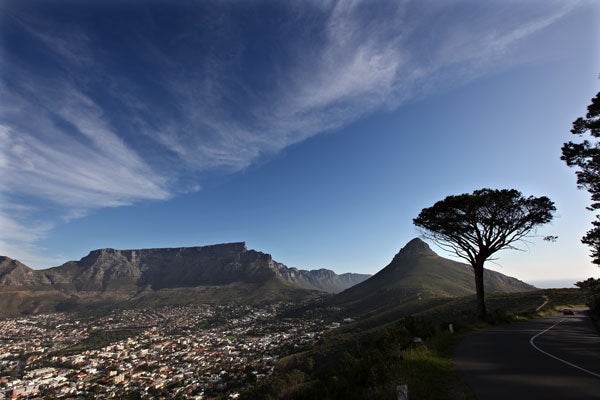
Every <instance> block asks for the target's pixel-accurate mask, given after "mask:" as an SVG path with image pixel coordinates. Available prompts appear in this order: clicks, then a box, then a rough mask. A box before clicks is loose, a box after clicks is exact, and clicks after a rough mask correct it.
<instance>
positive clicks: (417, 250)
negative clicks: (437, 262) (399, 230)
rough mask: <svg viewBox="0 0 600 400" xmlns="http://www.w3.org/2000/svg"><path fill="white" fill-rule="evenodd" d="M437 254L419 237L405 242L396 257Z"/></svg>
mask: <svg viewBox="0 0 600 400" xmlns="http://www.w3.org/2000/svg"><path fill="white" fill-rule="evenodd" d="M435 255H437V254H436V253H435V252H434V251H433V250H431V248H430V247H429V245H428V244H427V243H425V242H424V241H422V240H421V239H419V238H414V239H413V240H411V241H410V242H408V243H407V244H406V246H404V247H403V248H402V249H401V250H400V251H399V252H398V254H396V257H394V259H396V258H398V257H415V256H435Z"/></svg>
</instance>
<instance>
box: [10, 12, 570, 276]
mask: <svg viewBox="0 0 600 400" xmlns="http://www.w3.org/2000/svg"><path fill="white" fill-rule="evenodd" d="M265 5H269V4H268V3H256V4H253V5H245V6H243V7H242V6H239V8H241V11H240V9H238V8H235V7H234V6H233V5H231V4H225V3H222V4H217V5H212V6H210V5H206V4H203V5H199V4H197V5H178V4H174V5H170V6H169V12H168V13H167V14H166V16H165V15H163V13H162V10H161V11H160V12H159V10H155V9H153V6H152V5H138V6H136V5H135V3H127V2H126V3H124V4H123V5H121V6H120V5H119V3H115V4H114V5H112V6H111V7H115V8H118V11H119V13H118V14H119V18H111V17H110V13H109V14H106V16H105V17H102V16H97V17H94V18H90V15H91V14H90V13H89V12H86V6H85V5H77V6H73V7H71V8H70V11H69V12H70V14H69V16H70V17H69V18H70V19H69V22H70V23H69V24H64V23H62V22H64V21H63V19H64V13H63V11H64V9H63V8H61V7H60V6H56V5H55V7H54V8H52V9H49V8H47V9H43V10H42V9H37V8H36V7H35V6H31V5H25V6H22V5H20V4H19V3H10V2H8V3H6V4H5V5H4V6H3V7H2V8H0V12H2V21H3V22H4V23H3V24H2V26H3V27H2V32H3V34H2V35H3V37H4V39H3V42H2V49H1V50H2V53H3V57H2V61H0V71H1V72H2V73H1V78H2V79H0V82H1V85H0V95H1V96H2V102H1V104H0V174H1V176H2V181H1V182H0V189H1V196H2V197H1V199H2V204H0V218H1V222H2V228H3V229H2V234H1V235H0V254H1V253H6V254H13V255H14V254H16V252H15V249H17V248H19V246H21V247H20V248H22V249H27V251H25V255H24V256H22V258H23V259H24V261H27V260H28V259H31V260H33V259H34V257H33V255H34V254H35V253H36V251H35V250H36V249H35V246H36V243H37V242H38V241H39V239H40V238H42V237H43V236H44V235H45V234H46V233H48V232H49V231H50V230H51V229H52V227H53V226H55V225H56V224H57V223H60V222H61V221H64V220H68V219H69V218H73V217H75V216H85V215H86V214H87V213H88V212H90V211H92V210H95V209H99V208H103V207H115V206H122V205H130V204H135V203H136V202H140V201H144V200H165V199H168V198H171V197H172V196H176V195H177V194H178V193H181V192H186V191H189V190H198V188H199V185H200V183H201V182H199V180H201V176H202V173H204V172H206V171H214V170H222V171H223V172H225V173H231V172H235V171H239V170H241V169H243V168H245V167H247V166H249V165H251V164H252V163H254V162H256V161H258V160H260V159H261V158H263V157H265V156H268V155H272V154H275V153H277V152H278V151H280V150H282V149H283V148H285V147H287V146H289V145H291V144H294V143H298V142H301V141H303V140H305V139H307V138H309V137H311V136H314V135H316V134H319V133H321V132H326V131H330V130H333V129H337V128H339V127H342V126H344V125H346V124H349V123H350V122H352V121H355V120H356V119H358V118H360V117H361V116H364V115H367V114H369V113H372V112H374V111H376V110H379V109H393V108H396V107H398V106H400V105H402V104H404V103H405V102H407V101H412V100H414V99H415V98H419V97H422V96H425V95H428V94H430V93H432V92H435V91H436V90H439V89H440V88H443V87H448V86H453V85H457V84H461V83H464V82H467V81H469V80H471V79H473V78H475V77H477V76H480V75H482V74H485V73H487V72H488V71H490V70H494V69H498V68H503V67H507V66H509V65H511V64H517V63H519V62H522V61H523V60H521V59H515V58H510V57H506V54H507V53H509V52H510V51H511V49H513V48H514V47H515V46H517V45H519V44H521V43H523V42H525V41H526V40H527V39H528V38H529V37H531V36H532V35H534V34H536V33H537V32H540V31H541V30H543V29H545V28H546V27H548V26H549V25H551V24H552V23H554V22H555V21H558V20H560V19H561V18H562V17H563V16H564V15H566V14H567V13H568V12H569V11H570V9H571V8H573V7H575V6H576V3H565V2H541V1H540V2H527V3H524V4H522V3H521V2H486V3H485V4H480V3H475V2H470V1H469V2H437V1H434V2H422V1H414V2H413V1H402V2H391V1H389V2H388V1H377V2H375V3H374V2H361V1H340V2H306V3H294V4H291V5H287V4H285V3H280V4H278V5H277V6H276V7H273V5H272V4H271V6H270V7H263V6H265ZM22 7H25V8H22ZM248 7H251V8H253V11H255V12H253V13H249V12H246V11H248ZM42 8H43V7H42ZM274 8H275V9H276V10H275V11H274V10H273V9H274ZM266 9H268V10H269V12H270V13H274V15H263V14H262V11H263V10H266ZM92 14H93V13H92ZM99 15H104V14H99ZM16 205H18V206H19V207H17V206H16ZM34 227H35V228H34ZM27 254H30V257H27ZM38 261H39V259H38ZM38 265H39V264H38Z"/></svg>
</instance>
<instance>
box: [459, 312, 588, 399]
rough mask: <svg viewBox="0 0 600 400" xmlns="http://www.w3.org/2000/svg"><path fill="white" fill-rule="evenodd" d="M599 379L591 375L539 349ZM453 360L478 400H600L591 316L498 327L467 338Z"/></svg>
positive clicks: (577, 315)
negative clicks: (531, 341) (532, 341)
mask: <svg viewBox="0 0 600 400" xmlns="http://www.w3.org/2000/svg"><path fill="white" fill-rule="evenodd" d="M557 322H558V324H557V325H556V326H554V327H553V328H552V329H550V330H549V331H547V332H545V333H543V334H541V335H539V336H537V337H536V338H535V340H534V344H535V345H536V346H537V347H539V348H540V349H541V350H543V351H545V352H547V353H549V354H552V355H553V356H555V357H558V358H560V359H562V360H564V361H567V362H569V363H571V364H574V365H576V366H578V367H580V368H583V369H585V370H588V371H589V372H592V373H594V374H596V375H597V376H594V375H593V374H590V373H588V372H585V371H582V370H580V369H578V368H575V367H573V366H570V365H567V364H565V363H564V362H561V361H559V360H556V359H555V358H552V357H550V356H548V355H546V354H543V353H542V352H540V351H538V350H536V349H535V348H534V347H533V346H532V345H531V343H530V340H531V339H532V338H533V337H534V336H536V335H537V334H538V333H540V332H542V331H544V330H546V329H548V328H550V327H552V326H553V325H554V324H556V323H557ZM454 361H455V363H456V365H457V367H458V369H459V370H460V371H461V373H462V375H463V376H464V378H465V380H466V381H467V384H468V385H469V386H470V387H471V389H472V390H473V393H474V394H475V396H476V397H477V399H478V400H494V399H502V400H507V399H508V400H520V399H527V400H534V399H582V400H583V399H600V336H599V335H598V332H597V331H596V330H595V329H594V327H593V325H592V323H591V321H590V319H589V317H588V315H587V313H585V312H584V311H579V310H578V311H577V314H576V315H570V316H563V315H562V314H561V315H556V316H553V317H547V318H538V319H534V320H530V321H527V322H520V323H516V324H512V325H507V326H499V327H493V328H489V329H485V330H483V331H481V332H478V333H476V334H473V335H471V336H468V337H466V338H465V339H464V340H463V341H462V342H461V343H460V344H459V345H458V346H457V348H456V351H455V354H454Z"/></svg>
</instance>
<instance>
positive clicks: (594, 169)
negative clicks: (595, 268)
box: [560, 93, 600, 264]
mask: <svg viewBox="0 0 600 400" xmlns="http://www.w3.org/2000/svg"><path fill="white" fill-rule="evenodd" d="M571 133H572V134H574V135H577V136H579V137H583V136H584V135H585V134H586V133H589V136H590V137H591V138H593V139H597V138H598V137H600V93H598V94H596V97H594V98H593V99H592V104H590V105H589V106H588V112H587V114H586V117H585V118H582V117H579V118H577V119H576V120H575V121H574V122H573V129H571ZM560 159H561V160H563V161H565V162H566V163H567V165H568V166H569V167H577V168H578V170H577V171H576V172H575V174H576V175H577V185H578V186H579V188H580V189H586V190H587V191H588V192H589V193H590V194H591V197H592V204H591V206H590V207H589V209H590V210H597V209H600V142H599V141H598V140H589V139H584V140H583V141H582V142H579V143H574V142H571V141H570V142H567V143H565V144H564V145H563V147H562V156H561V158H560ZM581 241H582V242H583V243H585V244H587V245H588V246H590V247H591V248H592V253H591V256H592V259H593V260H592V262H593V263H595V264H600V215H598V214H596V221H593V222H592V229H590V230H589V231H588V232H587V233H586V234H585V236H584V237H583V238H582V239H581Z"/></svg>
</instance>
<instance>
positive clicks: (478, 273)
mask: <svg viewBox="0 0 600 400" xmlns="http://www.w3.org/2000/svg"><path fill="white" fill-rule="evenodd" d="M473 272H474V273H475V291H476V293H477V316H478V317H479V319H481V320H484V319H485V290H484V288H483V262H478V263H477V264H476V265H473Z"/></svg>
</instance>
